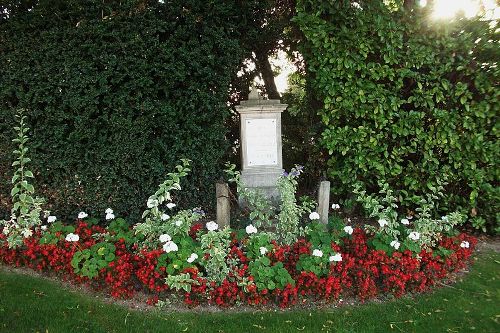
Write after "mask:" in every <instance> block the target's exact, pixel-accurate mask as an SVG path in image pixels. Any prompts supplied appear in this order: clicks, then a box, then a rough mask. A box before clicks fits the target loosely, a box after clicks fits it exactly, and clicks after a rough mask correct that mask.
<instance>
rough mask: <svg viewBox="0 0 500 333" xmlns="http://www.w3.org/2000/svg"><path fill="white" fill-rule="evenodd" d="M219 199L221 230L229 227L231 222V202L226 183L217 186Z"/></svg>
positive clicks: (216, 193)
mask: <svg viewBox="0 0 500 333" xmlns="http://www.w3.org/2000/svg"><path fill="white" fill-rule="evenodd" d="M215 195H216V197H217V224H218V225H219V226H220V228H221V229H223V228H224V227H226V226H227V227H229V226H230V225H229V224H230V221H231V202H230V200H229V187H228V186H227V184H226V183H216V184H215Z"/></svg>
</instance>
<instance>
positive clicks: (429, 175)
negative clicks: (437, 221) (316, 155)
mask: <svg viewBox="0 0 500 333" xmlns="http://www.w3.org/2000/svg"><path fill="white" fill-rule="evenodd" d="M297 8H298V15H297V17H296V18H295V20H296V22H297V23H298V25H299V26H300V29H301V30H302V32H303V33H304V42H303V44H302V52H303V56H304V58H305V61H306V63H307V66H308V71H309V73H310V80H312V85H313V87H314V88H313V90H314V91H313V92H314V94H315V95H316V97H317V98H318V99H319V100H321V101H322V104H323V107H322V108H321V109H320V110H319V114H320V116H321V117H322V121H323V124H324V126H325V128H324V131H323V134H322V140H323V146H324V147H325V148H326V149H328V151H329V153H330V158H329V162H328V164H329V175H330V177H331V178H332V179H333V180H334V184H338V186H337V187H336V188H335V191H336V194H337V195H339V196H346V195H347V193H348V192H349V191H350V190H351V186H352V184H353V183H355V182H357V181H361V182H362V183H363V184H364V185H365V186H366V188H367V189H368V190H369V191H370V192H377V191H378V190H379V187H378V182H379V181H383V182H387V183H389V184H390V185H391V187H392V188H393V189H395V190H397V191H398V192H399V194H400V195H401V199H402V204H403V206H406V207H407V208H408V209H413V208H414V204H415V203H416V202H417V201H418V200H419V199H420V198H421V197H422V196H424V195H425V194H426V193H428V192H429V190H430V189H431V188H433V187H435V186H436V185H437V184H438V182H439V181H443V180H447V181H448V183H449V184H448V186H446V193H445V198H443V200H441V201H440V207H439V209H440V211H441V212H442V213H444V212H446V211H449V210H454V209H460V210H464V211H466V212H468V213H469V214H470V216H471V217H474V220H473V223H474V224H475V225H476V226H477V227H482V226H483V225H484V222H485V221H487V223H488V224H489V225H490V227H495V225H496V226H497V227H498V221H499V211H500V210H499V187H498V183H499V175H500V169H499V168H498V161H499V160H500V141H499V140H498V139H499V129H500V124H499V122H498V121H497V120H498V118H497V117H498V114H499V110H500V90H499V89H498V79H499V67H498V66H497V65H498V63H497V62H498V60H499V59H500V52H499V48H498V46H497V45H498V33H497V34H495V33H494V31H495V29H496V28H497V26H488V24H489V22H480V21H477V20H475V21H474V20H470V21H468V20H465V19H460V20H457V21H454V22H451V23H450V22H449V23H439V22H433V21H432V20H431V19H430V18H429V17H428V14H429V13H427V12H426V10H425V9H422V10H418V9H414V10H413V11H412V12H411V13H410V12H409V11H404V10H403V9H396V8H394V7H393V8H389V7H388V6H386V5H385V4H384V2H383V1H358V2H357V5H352V4H351V2H350V1H336V2H332V1H299V2H298V5H297ZM481 219H484V220H481Z"/></svg>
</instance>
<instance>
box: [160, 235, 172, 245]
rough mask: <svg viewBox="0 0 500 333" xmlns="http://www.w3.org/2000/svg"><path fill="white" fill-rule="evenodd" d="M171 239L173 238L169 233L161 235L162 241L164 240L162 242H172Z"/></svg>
mask: <svg viewBox="0 0 500 333" xmlns="http://www.w3.org/2000/svg"><path fill="white" fill-rule="evenodd" d="M171 240H172V237H170V235H169V234H163V235H160V242H162V243H166V242H170V241H171Z"/></svg>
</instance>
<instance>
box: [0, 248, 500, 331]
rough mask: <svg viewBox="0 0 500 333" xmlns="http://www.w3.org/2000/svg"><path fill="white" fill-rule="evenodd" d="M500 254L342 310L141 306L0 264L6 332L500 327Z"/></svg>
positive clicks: (1, 327)
mask: <svg viewBox="0 0 500 333" xmlns="http://www.w3.org/2000/svg"><path fill="white" fill-rule="evenodd" d="M499 268H500V254H498V253H483V254H481V255H480V256H479V257H478V259H477V262H476V263H475V264H474V265H473V266H472V268H471V272H470V273H469V274H467V275H466V276H465V278H464V280H463V281H461V282H459V283H457V284H454V285H452V286H449V287H443V288H440V289H438V290H436V291H435V292H433V293H427V294H421V295H418V296H416V297H415V298H409V297H406V298H402V299H398V300H393V301H388V302H386V303H383V304H376V303H371V304H365V305H359V306H344V307H341V308H338V309H333V308H332V309H323V310H309V311H305V310H301V311H277V312H274V311H272V312H243V313H242V312H239V313H237V312H230V313H224V312H217V313H206V312H196V310H195V311H193V312H190V313H167V312H165V311H163V312H160V311H146V312H139V311H135V310H129V309H127V308H124V307H121V306H118V305H111V304H105V303H102V302H100V301H99V300H96V299H95V298H92V297H89V296H87V295H82V294H79V293H75V292H70V291H68V290H64V289H62V288H61V287H59V286H58V285H57V284H56V283H53V282H51V281H47V280H44V279H40V278H34V277H31V276H25V275H19V274H15V273H11V272H5V271H2V270H0V332H49V333H51V332H120V333H122V332H203V333H208V332H318V333H319V332H426V333H434V332H500V323H499V322H500V276H499V271H500V270H499Z"/></svg>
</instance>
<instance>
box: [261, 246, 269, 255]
mask: <svg viewBox="0 0 500 333" xmlns="http://www.w3.org/2000/svg"><path fill="white" fill-rule="evenodd" d="M259 251H260V254H261V255H264V254H266V253H267V248H266V247H264V246H261V247H260V248H259Z"/></svg>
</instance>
